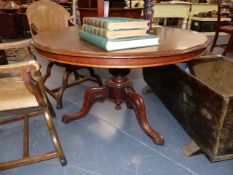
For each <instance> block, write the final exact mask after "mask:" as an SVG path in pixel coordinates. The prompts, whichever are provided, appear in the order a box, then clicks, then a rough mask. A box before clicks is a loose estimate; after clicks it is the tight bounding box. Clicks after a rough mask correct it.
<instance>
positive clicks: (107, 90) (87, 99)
mask: <svg viewBox="0 0 233 175" xmlns="http://www.w3.org/2000/svg"><path fill="white" fill-rule="evenodd" d="M109 72H110V73H111V74H112V75H113V77H112V78H110V79H109V80H108V81H107V82H106V85H105V86H103V87H94V88H89V89H88V90H87V91H86V92H85V96H84V103H83V106H82V108H81V110H80V111H79V112H74V113H68V114H65V115H64V116H63V117H62V121H63V122H64V123H69V122H71V121H73V120H77V119H80V118H83V117H84V116H85V115H86V114H87V113H88V112H89V110H90V108H91V106H92V105H93V104H94V103H95V101H97V100H105V99H106V98H110V100H112V101H113V102H114V103H115V104H116V107H115V108H116V109H117V110H119V109H121V104H122V103H123V102H125V103H126V105H127V107H128V108H132V109H134V111H135V113H136V117H137V120H138V123H139V125H140V127H141V128H142V129H143V131H144V132H145V133H146V134H147V135H148V136H149V137H150V138H151V139H152V140H153V142H154V143H156V144H163V143H164V138H163V137H162V136H161V135H160V134H159V133H158V132H156V131H154V130H153V129H152V128H151V127H150V125H149V122H148V120H147V116H146V110H145V105H144V101H143V99H142V97H141V96H140V95H139V94H137V93H136V92H134V90H133V87H132V84H131V81H129V80H128V78H127V75H128V74H129V72H130V69H109Z"/></svg>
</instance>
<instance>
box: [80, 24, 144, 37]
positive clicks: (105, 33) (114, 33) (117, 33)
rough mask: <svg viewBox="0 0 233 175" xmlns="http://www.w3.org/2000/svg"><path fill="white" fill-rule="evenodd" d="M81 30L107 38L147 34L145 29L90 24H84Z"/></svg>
mask: <svg viewBox="0 0 233 175" xmlns="http://www.w3.org/2000/svg"><path fill="white" fill-rule="evenodd" d="M82 30H83V31H85V32H88V33H91V34H94V35H99V36H102V37H105V38H107V39H116V38H125V37H135V36H145V35H147V33H146V32H147V31H146V29H121V30H106V29H103V28H99V27H95V26H90V25H86V24H84V25H83V26H82Z"/></svg>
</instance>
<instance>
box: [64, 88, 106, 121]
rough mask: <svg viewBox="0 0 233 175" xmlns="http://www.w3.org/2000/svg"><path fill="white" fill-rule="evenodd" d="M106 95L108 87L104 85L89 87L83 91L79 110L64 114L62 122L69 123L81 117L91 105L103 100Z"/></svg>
mask: <svg viewBox="0 0 233 175" xmlns="http://www.w3.org/2000/svg"><path fill="white" fill-rule="evenodd" d="M107 96H108V89H107V88H106V87H97V88H89V89H88V90H87V91H86V92H85V96H84V102H83V106H82V108H81V110H80V111H79V112H74V113H68V114H64V115H63V117H62V122H64V123H69V122H71V121H73V120H77V119H81V118H83V117H84V116H85V115H86V114H87V113H88V112H89V110H90V109H91V106H92V105H93V104H94V103H95V102H96V101H97V100H104V99H105V98H106V97H107Z"/></svg>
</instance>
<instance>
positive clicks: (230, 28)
mask: <svg viewBox="0 0 233 175" xmlns="http://www.w3.org/2000/svg"><path fill="white" fill-rule="evenodd" d="M219 31H222V32H226V33H232V32H233V26H221V27H220V28H219Z"/></svg>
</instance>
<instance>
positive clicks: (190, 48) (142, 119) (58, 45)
mask: <svg viewBox="0 0 233 175" xmlns="http://www.w3.org/2000/svg"><path fill="white" fill-rule="evenodd" d="M78 32H79V28H78V27H68V28H66V29H62V30H59V31H56V32H54V31H53V32H44V33H40V34H38V35H36V36H35V38H34V41H33V45H34V47H35V48H36V50H37V51H38V53H39V54H41V55H42V56H44V57H46V58H47V59H48V60H50V61H55V62H58V63H65V64H70V65H78V66H87V67H99V68H109V72H110V74H112V76H113V77H112V78H110V79H109V80H108V81H107V82H106V84H105V85H104V86H102V87H94V88H89V89H87V91H86V92H85V96H84V103H83V106H82V108H81V110H80V111H79V112H74V113H67V114H64V115H63V117H62V121H63V122H65V123H69V122H71V121H73V120H76V119H80V118H82V117H84V116H85V115H86V114H87V113H88V111H89V110H90V108H91V106H92V105H93V104H94V103H95V101H97V100H104V99H106V98H109V99H111V100H112V101H113V102H114V103H115V104H116V109H120V108H121V107H120V106H121V103H122V102H125V103H126V105H127V107H129V108H132V109H134V111H135V113H136V117H137V120H138V123H139V125H140V126H141V128H142V129H143V131H144V132H145V133H146V134H147V135H148V136H149V137H150V138H151V139H152V140H153V141H154V143H156V144H163V143H164V138H163V137H162V136H161V135H160V134H159V133H158V132H156V131H154V130H153V129H152V128H151V127H150V124H149V122H148V120H147V116H146V110H145V105H144V101H143V99H142V97H141V96H140V95H138V94H137V93H136V92H135V91H134V90H133V87H132V84H131V81H130V80H129V79H128V78H127V75H128V74H129V72H130V68H143V67H153V66H162V65H168V64H174V63H178V62H184V61H189V60H192V59H197V58H199V57H200V56H201V55H202V54H204V53H205V52H206V48H207V46H208V44H209V40H208V39H207V37H206V36H204V35H203V34H200V33H197V32H193V31H185V30H181V29H175V28H164V27H163V28H162V27H160V28H154V29H153V31H152V33H154V34H156V35H159V36H160V45H159V46H153V47H145V48H138V49H129V50H121V51H112V52H107V51H105V50H102V49H100V48H98V47H96V46H95V45H92V44H90V43H88V42H86V41H84V40H81V39H80V38H79V34H78Z"/></svg>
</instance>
